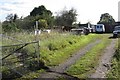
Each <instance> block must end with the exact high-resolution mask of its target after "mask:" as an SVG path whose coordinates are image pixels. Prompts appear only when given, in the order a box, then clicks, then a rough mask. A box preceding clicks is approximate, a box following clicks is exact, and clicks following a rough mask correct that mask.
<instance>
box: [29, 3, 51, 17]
mask: <svg viewBox="0 0 120 80" xmlns="http://www.w3.org/2000/svg"><path fill="white" fill-rule="evenodd" d="M43 14H47V15H52V12H51V11H50V10H47V9H46V8H45V7H44V6H43V5H41V6H39V7H35V8H34V9H33V10H32V11H31V12H30V16H37V15H43Z"/></svg>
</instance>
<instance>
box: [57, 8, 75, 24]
mask: <svg viewBox="0 0 120 80" xmlns="http://www.w3.org/2000/svg"><path fill="white" fill-rule="evenodd" d="M76 16H77V13H76V10H75V9H74V8H72V9H70V10H63V11H61V12H60V13H59V14H58V15H57V16H56V25H60V26H72V24H73V22H75V21H76Z"/></svg>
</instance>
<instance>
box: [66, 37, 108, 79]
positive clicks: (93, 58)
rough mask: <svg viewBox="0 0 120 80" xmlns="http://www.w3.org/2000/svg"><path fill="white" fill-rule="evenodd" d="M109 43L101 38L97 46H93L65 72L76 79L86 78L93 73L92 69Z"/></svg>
mask: <svg viewBox="0 0 120 80" xmlns="http://www.w3.org/2000/svg"><path fill="white" fill-rule="evenodd" d="M109 43H110V40H108V39H107V38H103V39H102V41H101V42H100V43H99V44H97V45H96V46H94V47H93V48H92V49H91V50H90V51H89V52H87V53H86V54H85V56H83V57H82V58H81V59H79V60H78V61H77V62H76V63H75V64H74V65H72V66H71V67H70V68H69V69H68V70H67V71H66V72H67V73H68V74H71V75H73V76H75V77H78V78H87V76H88V75H89V74H90V73H92V72H94V71H95V70H94V68H95V67H96V66H97V65H98V62H99V58H100V56H101V55H102V52H103V50H104V49H105V48H106V47H107V45H108V44H109Z"/></svg>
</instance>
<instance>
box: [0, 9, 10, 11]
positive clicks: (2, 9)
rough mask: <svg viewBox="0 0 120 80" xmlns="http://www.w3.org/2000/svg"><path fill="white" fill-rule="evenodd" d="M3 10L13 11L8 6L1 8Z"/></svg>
mask: <svg viewBox="0 0 120 80" xmlns="http://www.w3.org/2000/svg"><path fill="white" fill-rule="evenodd" d="M0 9H1V10H3V11H12V9H8V8H0Z"/></svg>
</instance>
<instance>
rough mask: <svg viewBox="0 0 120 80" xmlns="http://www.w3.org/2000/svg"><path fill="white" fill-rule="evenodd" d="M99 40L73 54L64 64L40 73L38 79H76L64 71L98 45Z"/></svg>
mask: <svg viewBox="0 0 120 80" xmlns="http://www.w3.org/2000/svg"><path fill="white" fill-rule="evenodd" d="M100 42H101V40H96V41H94V42H92V43H90V44H88V45H87V46H85V47H84V48H82V49H80V50H79V51H78V52H77V53H75V54H73V55H72V56H71V57H70V58H68V59H67V60H66V61H65V62H63V63H61V64H59V65H58V66H55V67H51V68H50V69H49V70H48V72H45V73H42V74H41V75H40V78H44V79H45V78H58V77H61V76H62V77H64V78H74V79H78V78H76V77H73V76H71V75H68V74H66V73H65V70H67V68H69V67H70V66H71V65H73V64H75V62H76V61H77V60H78V59H80V58H81V57H82V56H84V55H85V53H87V52H88V51H89V50H90V49H91V48H92V47H93V46H95V45H96V44H98V43H100Z"/></svg>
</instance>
